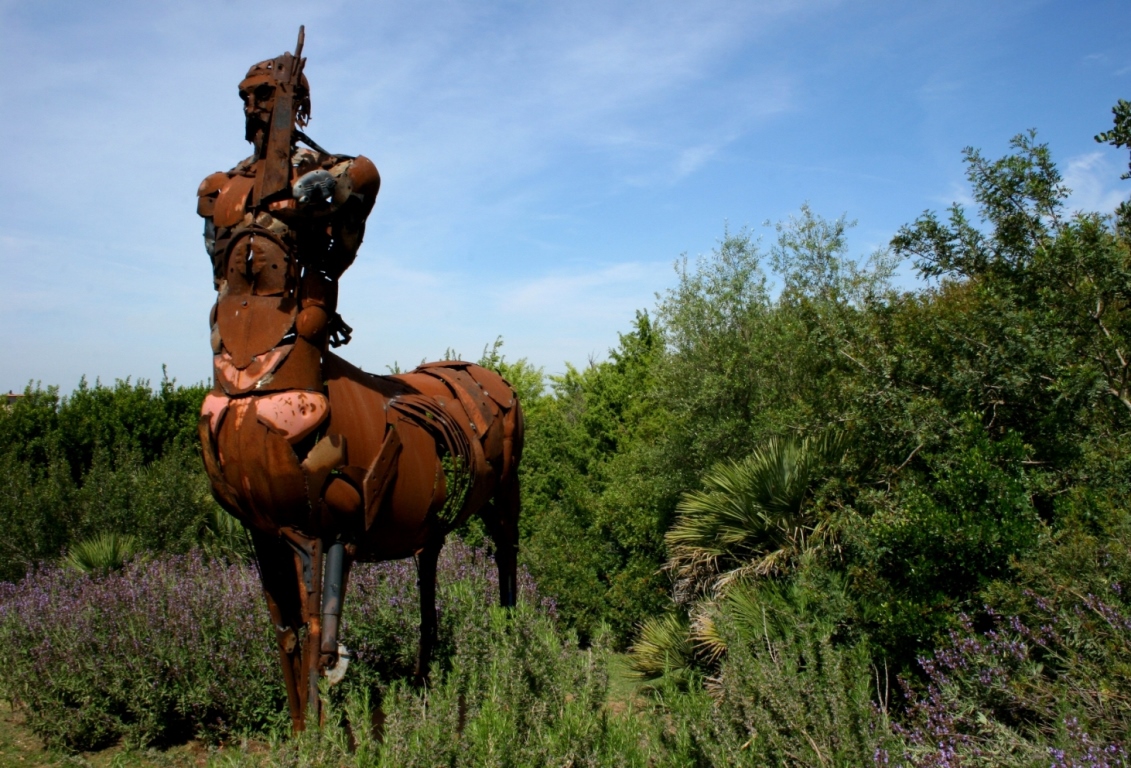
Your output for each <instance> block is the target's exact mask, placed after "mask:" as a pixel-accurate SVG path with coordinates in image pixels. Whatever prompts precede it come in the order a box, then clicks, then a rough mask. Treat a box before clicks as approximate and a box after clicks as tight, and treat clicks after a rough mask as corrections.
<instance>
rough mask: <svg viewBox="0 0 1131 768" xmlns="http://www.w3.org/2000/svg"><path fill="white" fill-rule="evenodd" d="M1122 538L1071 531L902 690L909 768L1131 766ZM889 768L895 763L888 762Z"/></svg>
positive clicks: (993, 593)
mask: <svg viewBox="0 0 1131 768" xmlns="http://www.w3.org/2000/svg"><path fill="white" fill-rule="evenodd" d="M1128 543H1129V541H1128V537H1127V536H1126V535H1117V536H1116V537H1115V538H1114V539H1112V540H1110V541H1103V540H1100V539H1098V538H1096V537H1094V536H1091V535H1088V534H1086V533H1082V532H1072V533H1067V534H1064V535H1062V536H1061V537H1060V539H1059V540H1058V541H1055V542H1052V543H1050V544H1049V545H1047V546H1046V548H1045V551H1044V552H1043V553H1042V554H1043V555H1044V557H1041V558H1035V559H1034V560H1033V561H1031V562H1027V563H1024V564H1023V565H1022V569H1021V573H1020V577H1019V579H1018V583H1016V584H999V585H998V586H997V587H996V588H994V589H991V590H990V591H989V593H988V597H989V598H990V600H991V601H992V602H991V603H990V604H989V605H987V606H985V608H984V612H983V614H982V615H981V616H980V617H979V620H980V622H983V623H984V624H987V625H988V626H986V627H983V628H982V629H981V631H979V629H978V627H976V626H975V623H974V622H973V621H972V620H971V619H970V618H968V617H965V616H963V617H962V619H961V622H960V627H959V629H957V630H955V631H953V632H951V633H950V636H949V638H948V640H947V641H946V642H945V643H944V644H943V645H942V646H941V647H940V648H939V649H938V650H936V651H935V653H934V654H932V655H930V656H927V657H925V658H923V659H921V660H920V664H921V666H922V669H923V671H924V673H925V678H926V679H925V682H924V684H922V685H919V686H913V685H911V684H910V683H908V682H907V681H904V688H905V691H906V694H907V697H908V702H909V707H908V712H907V717H906V718H905V721H904V723H903V724H902V725H901V726H900V727H899V731H900V733H901V735H902V736H903V738H904V740H905V742H906V744H907V746H906V749H905V752H904V754H903V762H905V764H909V765H915V766H956V765H964V766H1000V765H1039V766H1050V765H1051V766H1054V768H1069V767H1070V766H1071V767H1073V768H1075V767H1076V766H1089V767H1091V768H1114V767H1115V766H1127V765H1129V764H1131V757H1129V755H1128V742H1127V739H1128V735H1129V734H1131V600H1129V599H1128V598H1129V596H1128V594H1127V592H1128V590H1127V588H1126V587H1125V586H1124V585H1125V584H1131V581H1128V579H1129V578H1131V553H1129V552H1128V547H1127V544H1128ZM893 762H897V761H895V760H894V759H893Z"/></svg>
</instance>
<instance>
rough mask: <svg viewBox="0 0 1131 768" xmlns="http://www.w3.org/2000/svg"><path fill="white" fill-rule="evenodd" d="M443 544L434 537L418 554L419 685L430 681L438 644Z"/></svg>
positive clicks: (415, 678)
mask: <svg viewBox="0 0 1131 768" xmlns="http://www.w3.org/2000/svg"><path fill="white" fill-rule="evenodd" d="M443 546H444V540H443V538H438V539H436V538H434V539H432V540H430V541H429V542H428V544H427V545H425V547H424V549H422V550H421V551H420V553H419V554H418V555H417V556H416V578H417V587H418V588H419V592H420V650H419V652H418V653H417V656H416V674H415V675H414V676H413V683H414V684H415V685H417V686H422V685H424V684H425V683H427V682H428V669H429V667H430V666H431V664H432V649H433V648H434V646H435V645H436V563H437V561H438V560H439V559H440V549H441V548H442V547H443Z"/></svg>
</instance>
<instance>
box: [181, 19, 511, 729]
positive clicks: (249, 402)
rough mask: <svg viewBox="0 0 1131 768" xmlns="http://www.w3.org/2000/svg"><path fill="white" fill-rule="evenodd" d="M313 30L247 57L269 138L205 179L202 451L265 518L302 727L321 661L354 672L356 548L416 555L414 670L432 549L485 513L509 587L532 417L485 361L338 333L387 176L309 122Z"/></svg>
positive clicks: (260, 529)
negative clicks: (392, 366) (412, 352)
mask: <svg viewBox="0 0 1131 768" xmlns="http://www.w3.org/2000/svg"><path fill="white" fill-rule="evenodd" d="M302 41H303V34H302V30H301V29H300V31H299V41H298V44H297V46H296V48H295V53H294V54H293V55H292V54H290V53H286V54H283V55H282V56H279V57H278V58H275V59H270V60H268V61H263V62H260V63H258V64H256V65H255V66H253V67H252V68H251V69H250V70H249V71H248V73H247V77H245V78H244V80H243V81H242V82H241V83H240V86H239V92H240V98H242V99H243V102H244V114H245V116H246V119H247V122H246V134H245V135H246V138H247V140H248V141H250V142H252V143H253V144H254V145H255V154H253V155H252V156H251V157H249V158H248V159H246V160H244V161H243V162H241V163H240V164H239V165H237V166H236V167H235V168H233V169H232V170H230V171H227V172H226V173H214V174H212V175H211V176H209V177H208V178H206V179H205V180H204V182H203V183H202V184H201V185H200V189H199V190H198V192H197V195H198V204H197V212H198V213H199V214H200V215H201V216H202V217H204V222H205V223H204V238H205V246H206V249H207V251H208V253H209V255H210V256H211V258H212V267H213V276H214V280H215V287H216V292H217V294H218V295H217V299H216V304H215V306H214V307H213V308H212V316H211V326H212V352H213V354H214V356H215V357H214V361H215V376H214V380H215V386H214V388H213V389H212V391H211V392H210V393H209V394H208V396H207V397H206V398H205V401H204V407H203V409H202V414H201V418H200V428H199V432H200V439H201V443H202V444H203V454H204V465H205V468H206V470H207V472H208V477H209V479H210V480H211V483H212V492H213V494H214V495H215V497H216V499H217V501H218V502H219V503H220V504H221V505H222V506H223V507H224V509H226V510H227V511H228V512H230V513H231V514H233V515H235V516H236V517H237V518H239V520H240V521H241V522H242V523H243V524H244V525H245V526H246V527H247V528H248V529H250V531H251V536H252V540H253V542H254V545H255V553H256V557H257V559H258V562H259V570H260V577H261V578H262V581H263V589H264V592H265V594H266V597H267V607H268V609H269V610H270V614H271V620H272V622H273V623H274V625H275V631H276V637H277V639H278V644H279V655H280V658H281V661H282V666H283V678H284V681H285V682H286V687H287V699H288V702H289V706H290V715H291V720H292V724H293V726H294V729H295V730H296V731H298V730H302V729H303V727H304V725H305V722H306V717H307V716H308V714H309V715H310V716H313V717H315V718H317V717H318V716H319V713H320V702H319V697H318V682H319V679H320V678H321V677H322V676H329V677H330V678H331V679H333V678H335V677H337V676H338V675H340V673H341V672H343V671H344V667H345V664H346V662H347V659H346V655H347V652H346V651H345V648H344V647H343V646H342V645H340V644H339V642H338V626H339V620H340V617H341V607H342V599H343V596H344V594H345V589H346V580H347V577H348V574H349V570H350V566H351V565H352V564H353V563H355V562H370V561H380V560H391V559H396V558H405V557H415V558H416V559H417V567H418V572H419V582H420V652H419V656H418V658H417V666H416V677H417V679H418V680H419V681H423V680H424V679H425V677H426V676H427V674H428V665H429V660H430V657H431V652H432V646H433V643H434V640H435V634H436V608H435V598H436V561H437V557H438V556H439V553H440V548H441V547H442V546H443V543H444V537H445V535H446V534H447V533H448V532H449V531H450V530H452V528H454V527H456V526H458V525H460V524H461V523H463V522H464V521H465V520H467V519H468V517H470V516H471V515H473V514H478V515H480V516H481V517H482V519H483V521H484V522H485V524H486V527H487V529H488V531H489V532H490V534H491V536H492V538H493V539H494V542H495V560H496V563H497V565H498V569H499V591H500V601H501V603H502V604H503V605H504V606H512V605H514V601H515V567H516V565H515V558H516V554H517V549H518V513H519V492H518V477H517V469H518V461H519V457H520V455H521V453H522V433H523V424H522V411H521V410H520V408H519V405H518V401H517V399H516V398H515V393H514V390H513V389H512V388H511V386H510V385H509V384H508V383H507V382H506V381H505V380H503V379H502V378H501V377H500V376H499V375H498V374H497V373H495V372H493V371H490V370H487V369H486V368H482V367H480V366H477V365H473V364H471V363H465V362H451V361H448V362H440V363H429V364H426V365H422V366H420V367H419V368H417V369H416V370H415V371H412V372H411V373H407V374H403V375H397V376H375V375H372V374H368V373H365V372H363V371H361V370H360V369H359V368H356V367H355V366H353V365H350V364H349V363H347V362H346V361H345V360H343V359H341V358H340V357H338V356H337V355H335V354H334V353H332V352H330V351H329V347H331V346H333V347H336V346H339V345H340V344H342V343H345V342H347V341H348V340H349V333H350V330H351V329H350V328H349V326H347V325H346V324H345V323H344V322H343V321H342V319H341V316H340V315H338V313H337V312H336V304H337V297H338V279H339V278H340V277H341V275H342V273H343V272H345V270H346V268H348V267H349V265H350V264H351V263H352V262H353V260H354V257H355V256H356V254H357V250H358V247H359V246H360V245H361V239H362V235H363V234H364V231H365V219H366V217H367V216H368V215H369V212H370V210H371V209H372V208H373V203H374V201H375V199H376V197H377V190H378V188H379V187H380V177H379V175H378V173H377V169H376V168H375V167H374V165H373V163H372V162H370V161H369V160H367V159H366V158H364V157H360V156H359V157H349V156H346V155H332V154H330V153H329V152H326V151H325V150H323V149H322V148H321V147H319V146H318V145H317V144H315V143H314V142H313V141H312V140H311V139H309V138H308V137H307V136H306V135H305V134H304V133H303V132H302V131H301V128H304V127H305V126H306V123H307V120H308V119H309V117H310V91H309V85H308V83H307V80H306V77H305V76H304V75H303V74H302V70H303V64H304V63H305V59H303V58H302ZM299 142H301V143H302V144H305V145H306V146H300V144H299Z"/></svg>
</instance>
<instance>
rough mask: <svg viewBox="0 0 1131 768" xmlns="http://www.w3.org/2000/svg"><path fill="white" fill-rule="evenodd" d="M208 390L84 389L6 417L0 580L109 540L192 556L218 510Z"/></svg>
mask: <svg viewBox="0 0 1131 768" xmlns="http://www.w3.org/2000/svg"><path fill="white" fill-rule="evenodd" d="M204 391H205V390H204V388H203V387H201V386H196V387H178V386H176V385H175V384H174V382H171V381H168V380H166V381H163V382H162V383H161V386H160V387H159V388H158V389H157V390H156V391H154V390H151V389H150V388H149V386H148V384H147V383H146V382H144V381H142V382H138V383H137V384H130V383H129V382H128V381H119V382H117V383H116V384H115V385H114V386H113V387H108V386H104V385H102V384H95V385H94V386H93V387H91V386H88V385H87V384H86V382H85V381H83V382H80V384H79V386H78V388H77V389H75V390H74V392H72V393H71V394H70V395H69V396H67V397H60V395H59V392H58V390H57V389H56V388H53V387H52V388H48V389H42V388H40V387H38V386H37V387H31V386H30V385H29V386H28V388H27V389H26V390H25V391H24V396H23V398H21V399H20V400H18V401H16V403H15V404H14V405H13V406H11V407H7V408H0V526H2V527H3V530H4V536H3V537H0V540H2V541H3V542H4V544H2V545H0V580H9V581H11V580H16V579H19V578H20V577H22V576H23V574H24V573H25V572H26V571H27V569H28V568H30V567H32V566H33V565H34V564H35V563H38V562H41V561H44V560H52V559H54V558H56V557H58V556H59V555H60V553H61V552H62V551H63V550H64V549H65V548H66V547H68V546H69V545H71V544H72V543H75V542H79V541H82V540H84V539H90V538H93V537H95V536H98V535H101V534H105V533H117V534H123V535H131V536H134V537H136V539H137V542H138V545H139V546H140V547H141V548H143V549H149V550H160V551H172V552H187V551H188V550H189V549H190V548H191V547H192V546H193V545H194V544H196V543H198V542H199V541H200V540H201V531H202V529H203V528H204V527H206V526H207V525H208V524H209V521H210V519H212V517H213V515H214V513H215V511H216V509H217V507H216V504H215V502H214V501H213V500H212V496H211V493H210V491H209V489H208V480H207V478H206V477H205V475H204V472H203V469H202V467H201V464H200V458H199V448H198V447H197V443H196V421H197V418H198V414H199V411H200V402H201V400H202V399H203V398H204Z"/></svg>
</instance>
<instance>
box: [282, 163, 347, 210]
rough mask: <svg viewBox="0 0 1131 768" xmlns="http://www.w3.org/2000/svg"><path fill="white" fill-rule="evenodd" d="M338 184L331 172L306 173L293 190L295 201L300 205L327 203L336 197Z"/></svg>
mask: <svg viewBox="0 0 1131 768" xmlns="http://www.w3.org/2000/svg"><path fill="white" fill-rule="evenodd" d="M336 186H337V182H336V181H335V180H334V177H333V176H331V175H330V172H329V171H324V170H321V169H320V170H317V171H311V172H310V173H305V174H303V175H302V176H300V177H299V179H298V181H296V182H295V184H294V186H293V187H292V188H291V192H292V194H294V198H295V200H298V201H299V203H302V204H305V203H325V202H328V201H329V200H330V198H332V197H333V195H334V188H335V187H336Z"/></svg>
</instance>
